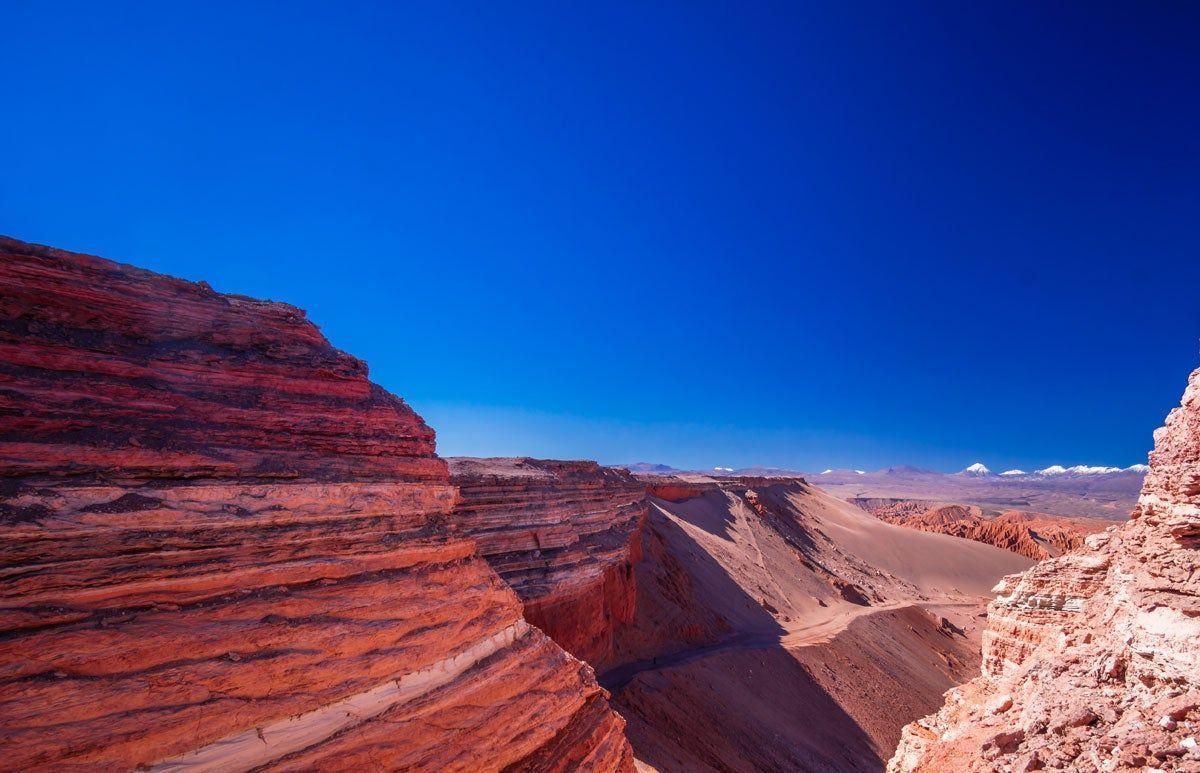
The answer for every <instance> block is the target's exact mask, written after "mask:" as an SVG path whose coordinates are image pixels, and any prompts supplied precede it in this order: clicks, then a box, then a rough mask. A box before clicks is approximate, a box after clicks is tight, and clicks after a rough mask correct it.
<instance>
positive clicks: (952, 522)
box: [849, 498, 1113, 560]
mask: <svg viewBox="0 0 1200 773" xmlns="http://www.w3.org/2000/svg"><path fill="white" fill-rule="evenodd" d="M849 501H850V502H852V503H853V504H856V505H858V506H859V507H861V508H862V509H864V510H866V511H867V512H869V513H871V514H872V515H874V516H875V517H876V518H878V519H879V520H881V521H887V522H888V523H894V524H896V525H897V526H907V527H908V528H910V529H919V530H921V531H931V532H936V533H938V534H950V535H952V536H955V537H962V538H964V539H969V540H974V541H976V542H983V543H986V544H988V545H995V546H996V547H998V548H1004V549H1005V550H1011V551H1013V552H1014V553H1020V554H1021V555H1023V556H1026V557H1027V558H1032V559H1035V560H1041V559H1043V558H1054V557H1055V556H1061V555H1062V554H1063V553H1068V552H1070V551H1072V550H1075V549H1076V548H1079V547H1081V546H1082V545H1083V540H1084V539H1085V538H1086V537H1087V535H1089V534H1095V533H1096V532H1099V531H1104V529H1106V528H1108V527H1109V526H1111V525H1112V524H1113V522H1112V521H1108V520H1101V519H1099V518H1068V517H1066V516H1062V515H1051V514H1049V513H1033V512H1028V511H1026V510H1005V511H1004V512H1001V513H996V512H988V511H985V510H984V509H983V508H982V507H979V506H976V505H960V504H947V503H944V502H930V501H928V500H920V499H879V498H855V499H851V500H849Z"/></svg>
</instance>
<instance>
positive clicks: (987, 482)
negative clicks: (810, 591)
mask: <svg viewBox="0 0 1200 773" xmlns="http://www.w3.org/2000/svg"><path fill="white" fill-rule="evenodd" d="M623 467H625V468H626V469H630V470H631V471H633V472H635V473H638V474H652V475H664V476H676V477H685V478H686V477H693V476H695V475H697V474H699V475H701V476H706V477H707V476H713V475H716V476H718V477H719V476H723V475H729V476H731V477H745V476H755V477H782V478H792V477H803V478H804V479H805V480H808V481H809V482H810V483H814V484H816V485H817V486H820V487H821V488H823V489H825V490H826V491H828V492H830V493H831V494H835V495H836V496H839V497H841V498H843V499H916V500H926V501H932V502H954V503H960V504H966V505H976V506H979V507H982V508H985V509H987V510H989V511H993V510H994V511H1002V510H1026V511H1032V512H1039V513H1047V514H1052V515H1062V516H1067V517H1084V518H1102V519H1108V520H1124V519H1125V518H1126V517H1128V515H1129V511H1130V510H1132V509H1133V506H1134V505H1135V504H1136V502H1137V497H1138V492H1139V491H1141V488H1142V479H1143V478H1144V477H1145V466H1144V465H1142V466H1132V467H1130V468H1127V469H1121V470H1118V469H1116V468H1108V470H1109V471H1104V472H1098V471H1096V468H1092V471H1091V472H1089V473H1076V472H1072V471H1071V470H1069V469H1064V470H1063V472H1061V473H1056V474H1048V475H1039V474H1026V475H999V474H992V473H988V474H965V473H963V472H957V473H946V472H936V471H933V470H923V469H920V468H918V467H912V466H908V465H900V466H896V467H888V468H887V469H883V470H822V471H820V472H798V471H795V470H785V469H774V468H751V469H743V470H731V471H728V472H724V471H713V470H708V471H701V472H699V473H696V472H690V473H689V472H684V471H682V470H674V469H673V468H671V467H667V466H666V465H659V464H650V463H647V462H639V463H637V464H632V465H623Z"/></svg>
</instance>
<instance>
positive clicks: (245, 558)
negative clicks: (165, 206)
mask: <svg viewBox="0 0 1200 773" xmlns="http://www.w3.org/2000/svg"><path fill="white" fill-rule="evenodd" d="M455 497H456V492H455V489H454V487H453V486H452V485H451V482H450V479H449V472H448V470H447V466H446V463H445V462H444V461H443V460H442V459H439V458H438V457H437V456H436V454H435V449H434V434H433V431H432V430H431V429H430V428H429V427H428V426H426V425H425V423H424V422H423V421H422V420H421V419H420V417H419V416H417V415H416V414H415V413H414V412H413V411H412V410H411V409H410V408H409V407H408V406H407V405H405V404H404V402H403V401H402V400H400V399H399V398H397V397H394V396H392V395H390V394H388V393H387V392H386V391H384V390H383V389H381V388H379V387H378V386H376V385H374V384H372V383H371V382H370V381H368V380H367V368H366V366H365V365H364V364H363V363H362V362H360V361H359V360H356V359H354V358H353V357H350V356H349V355H346V354H344V353H342V352H339V351H337V350H336V349H334V348H333V347H331V346H330V345H329V343H328V342H327V341H326V340H325V338H324V337H323V336H322V335H321V333H320V332H319V331H318V330H317V328H316V327H315V326H314V325H312V324H311V323H309V322H308V321H307V320H306V319H305V318H304V314H303V312H301V311H300V310H299V309H296V308H294V307H292V306H288V305H286V304H281V303H271V302H265V301H257V300H252V299H250V298H244V297H240V296H230V295H221V294H219V293H216V292H214V291H213V290H212V289H211V288H209V287H208V286H207V285H204V284H194V283H191V282H185V281H182V280H179V279H174V278H171V277H166V276H162V275H159V274H154V273H151V272H148V271H143V270H140V269H136V268H132V267H130V266H125V265H121V264H118V263H113V262H110V261H107V260H103V259H100V258H95V257H90V256H86V255H77V254H72V253H67V252H62V251H59V250H54V249H49V248H45V247H38V246H34V245H29V244H24V243H21V242H17V241H14V240H10V239H4V240H0V533H2V534H3V537H4V539H3V547H2V548H0V551H2V553H0V555H2V560H0V567H2V569H0V573H2V576H3V582H0V632H2V634H3V636H4V647H3V656H2V657H0V685H2V686H3V690H2V697H0V760H3V763H2V764H3V766H4V767H7V768H12V769H34V768H36V769H64V768H68V767H70V768H78V769H88V770H118V769H119V770H129V769H132V768H143V767H144V768H149V769H151V770H182V769H185V768H187V769H192V770H222V771H225V770H249V769H261V768H271V769H293V770H295V769H306V770H308V769H323V768H324V769H328V768H338V769H366V768H392V769H408V770H444V769H448V768H454V769H481V768H484V767H487V768H493V767H495V768H499V767H503V766H506V765H512V766H516V767H520V768H522V769H534V770H555V769H558V770H566V769H576V768H579V767H589V768H593V769H598V770H615V769H624V770H631V769H632V765H633V762H632V756H631V752H630V748H629V745H628V743H627V741H626V740H625V738H624V735H623V732H622V730H623V722H622V720H621V719H620V718H619V717H618V716H617V715H616V714H614V713H613V712H612V711H611V710H610V709H609V708H608V705H607V703H606V700H605V693H604V692H603V690H602V689H601V688H600V687H599V686H598V685H597V683H596V681H595V678H594V676H593V673H592V670H591V668H589V667H588V666H587V665H586V664H584V663H581V662H580V661H579V660H577V659H575V658H574V657H572V656H571V655H569V654H567V653H566V652H564V651H563V650H562V649H561V648H559V647H558V646H557V645H556V644H554V642H553V641H551V639H550V638H548V637H547V636H545V635H544V634H542V632H541V631H539V630H537V629H536V628H534V627H531V626H530V625H529V624H528V623H527V622H526V620H525V618H524V617H523V616H522V606H521V602H520V601H519V599H518V598H517V596H516V595H515V594H514V593H513V591H512V590H511V589H510V588H509V587H508V586H507V585H506V584H505V583H504V582H502V581H501V580H500V578H499V577H498V576H497V575H496V573H495V572H494V571H492V569H491V568H490V567H488V565H487V564H486V563H485V562H484V561H483V560H482V559H481V558H480V557H479V556H478V554H477V553H476V549H475V544H474V542H473V541H471V540H470V539H469V538H467V537H466V536H465V535H463V534H462V533H461V532H459V531H457V530H456V529H455V527H454V523H453V518H452V517H451V515H450V511H451V507H452V506H453V504H454V501H455Z"/></svg>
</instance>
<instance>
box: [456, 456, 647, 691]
mask: <svg viewBox="0 0 1200 773" xmlns="http://www.w3.org/2000/svg"><path fill="white" fill-rule="evenodd" d="M449 461H450V470H451V482H452V483H454V484H455V485H456V486H458V487H459V490H460V492H461V497H460V500H459V502H458V505H457V506H456V507H455V508H454V521H455V524H456V525H457V526H458V527H460V528H461V529H462V530H463V531H464V532H465V533H467V534H469V535H471V537H473V538H474V539H475V541H476V543H477V544H478V545H479V552H480V553H481V554H482V555H483V557H484V558H485V559H487V562H488V563H489V564H491V565H492V567H493V568H494V569H495V570H496V571H497V572H499V574H500V576H501V577H502V578H504V580H505V581H506V582H507V583H508V584H509V585H511V586H512V588H513V590H515V591H516V593H517V596H518V597H520V599H521V601H522V602H523V603H524V605H525V617H526V619H527V620H529V622H531V623H533V624H534V625H536V626H538V627H539V628H541V629H542V630H543V631H545V632H546V633H547V634H549V635H550V637H551V638H553V639H554V641H556V642H558V644H559V646H561V647H563V648H564V649H566V650H567V651H568V652H570V653H571V654H572V655H575V656H576V657H578V658H580V659H582V660H586V661H587V662H588V663H590V664H591V665H593V666H594V667H595V668H597V669H600V668H603V667H604V666H605V665H607V664H608V663H610V662H611V660H612V657H613V652H614V650H613V635H614V632H615V630H616V628H617V627H618V626H621V625H624V624H627V623H629V622H630V621H631V620H632V618H633V613H634V606H635V597H636V593H637V589H636V583H635V580H634V572H633V566H634V564H635V563H636V562H637V561H638V559H639V558H640V547H641V539H640V535H639V530H640V528H641V526H642V524H643V522H644V520H645V516H646V508H647V504H646V492H645V488H644V486H643V485H642V484H641V483H639V482H638V481H637V480H636V479H634V477H633V476H632V475H630V474H629V473H628V472H626V471H624V470H617V469H611V468H608V467H601V466H600V465H598V464H597V463H596V462H587V461H567V462H564V461H551V460H545V459H528V458H519V459H469V458H452V459H450V460H449Z"/></svg>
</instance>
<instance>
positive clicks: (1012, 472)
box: [1000, 470, 1029, 475]
mask: <svg viewBox="0 0 1200 773" xmlns="http://www.w3.org/2000/svg"><path fill="white" fill-rule="evenodd" d="M1000 474H1001V475H1028V474H1029V473H1027V472H1025V471H1024V470H1005V471H1004V472H1002V473H1000Z"/></svg>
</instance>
